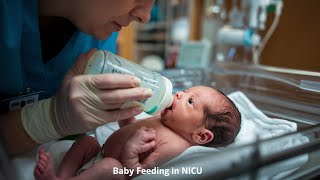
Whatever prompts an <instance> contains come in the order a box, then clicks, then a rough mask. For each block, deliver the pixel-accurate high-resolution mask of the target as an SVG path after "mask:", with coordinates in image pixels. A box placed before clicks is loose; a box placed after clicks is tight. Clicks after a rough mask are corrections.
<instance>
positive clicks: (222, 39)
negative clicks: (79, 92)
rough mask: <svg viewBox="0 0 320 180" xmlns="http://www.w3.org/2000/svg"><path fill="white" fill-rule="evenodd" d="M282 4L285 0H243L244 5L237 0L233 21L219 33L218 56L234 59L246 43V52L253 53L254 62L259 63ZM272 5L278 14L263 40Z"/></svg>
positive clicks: (230, 19)
mask: <svg viewBox="0 0 320 180" xmlns="http://www.w3.org/2000/svg"><path fill="white" fill-rule="evenodd" d="M220 6H223V2H220ZM282 6H283V3H282V0H241V8H238V6H237V0H233V8H232V10H231V12H230V13H229V22H228V23H226V24H225V25H224V26H222V27H221V28H220V29H219V30H218V32H217V35H216V36H217V37H216V38H217V40H218V42H217V44H216V46H218V47H219V48H217V52H216V60H217V61H225V60H227V59H233V57H234V56H235V51H236V49H237V48H239V47H244V49H245V52H246V53H248V51H249V52H251V53H252V55H251V56H252V61H253V63H254V64H259V57H260V54H261V52H262V51H263V49H264V47H265V45H266V43H267V42H268V40H269V39H270V37H271V35H272V33H273V31H274V30H275V28H276V26H277V25H278V23H279V19H280V15H281V10H282ZM270 7H274V9H275V10H274V12H275V18H274V20H273V23H272V25H271V26H270V28H269V30H268V32H267V33H266V35H265V36H264V37H263V38H262V40H261V37H260V35H259V31H260V30H264V29H265V23H266V19H267V12H268V10H267V9H268V8H270ZM221 13H222V12H221ZM228 49H229V50H228ZM250 49H251V50H252V51H250ZM244 59H245V58H244Z"/></svg>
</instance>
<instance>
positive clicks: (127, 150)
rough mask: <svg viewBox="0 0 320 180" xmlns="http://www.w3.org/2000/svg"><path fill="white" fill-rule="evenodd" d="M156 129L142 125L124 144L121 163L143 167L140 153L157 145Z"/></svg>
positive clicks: (130, 166)
mask: <svg viewBox="0 0 320 180" xmlns="http://www.w3.org/2000/svg"><path fill="white" fill-rule="evenodd" d="M155 138H156V131H155V130H154V129H152V128H147V127H144V126H143V127H141V128H139V129H138V130H137V131H136V132H135V134H134V135H133V136H132V137H131V138H130V139H129V140H128V141H127V142H126V144H125V145H124V146H123V151H122V154H121V163H122V165H123V166H125V167H127V168H137V167H142V166H141V164H140V162H139V154H141V153H144V152H147V151H149V150H151V149H152V148H154V147H155V145H156V141H155Z"/></svg>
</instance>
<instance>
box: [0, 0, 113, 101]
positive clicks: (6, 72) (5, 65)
mask: <svg viewBox="0 0 320 180" xmlns="http://www.w3.org/2000/svg"><path fill="white" fill-rule="evenodd" d="M38 19H39V14H38V0H27V1H26V0H1V2H0V59H1V60H0V62H1V66H0V94H18V93H21V92H23V91H24V90H25V89H26V88H31V89H32V90H33V91H44V92H45V96H44V97H42V98H48V97H50V96H52V95H54V94H55V92H56V90H57V89H58V88H59V86H60V84H61V81H62V80H63V77H64V75H65V73H66V72H67V70H68V69H70V68H71V66H72V64H73V63H74V61H75V60H76V59H77V57H78V56H79V55H80V54H81V53H84V52H86V51H88V50H90V49H92V48H97V49H105V50H108V51H111V52H113V53H115V51H116V38H117V35H118V34H117V33H113V34H112V35H111V36H110V37H109V38H108V39H106V40H103V41H98V40H96V39H95V38H94V37H92V36H90V35H88V34H85V33H82V32H76V33H74V34H73V36H72V37H71V38H70V40H69V42H68V43H67V44H66V45H65V47H64V48H63V49H62V50H61V52H60V53H59V54H58V55H57V56H55V57H54V58H52V59H51V60H50V61H49V62H47V63H46V64H44V63H43V61H42V55H41V43H40V32H39V22H38Z"/></svg>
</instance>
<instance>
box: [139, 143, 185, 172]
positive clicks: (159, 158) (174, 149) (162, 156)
mask: <svg viewBox="0 0 320 180" xmlns="http://www.w3.org/2000/svg"><path fill="white" fill-rule="evenodd" d="M185 149H186V148H185V146H183V145H181V144H179V143H163V144H161V145H160V146H158V147H157V149H156V150H155V151H154V152H152V153H151V154H149V156H148V157H147V158H145V159H144V160H143V162H142V163H141V164H142V167H143V168H144V169H151V168H153V167H156V166H161V165H162V164H164V163H165V162H167V161H169V160H171V159H173V158H174V157H176V156H178V155H179V154H181V153H182V152H183V151H184V150H185Z"/></svg>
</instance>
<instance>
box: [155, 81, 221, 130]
mask: <svg viewBox="0 0 320 180" xmlns="http://www.w3.org/2000/svg"><path fill="white" fill-rule="evenodd" d="M225 103H226V98H225V97H224V96H223V95H221V94H220V93H219V92H218V91H216V90H214V89H212V88H210V87H204V86H196V87H192V88H190V89H187V90H185V91H183V92H177V93H176V94H175V95H174V101H173V104H172V106H171V107H170V108H167V109H165V110H164V111H163V112H162V113H161V121H162V123H163V124H165V125H166V126H167V127H169V128H170V129H173V130H175V131H176V132H178V133H180V134H185V135H187V134H190V133H192V132H194V131H195V130H197V129H199V128H204V127H205V124H204V118H205V114H204V113H205V110H206V107H207V109H208V110H209V111H210V113H212V112H220V111H222V108H223V106H224V105H225Z"/></svg>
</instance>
